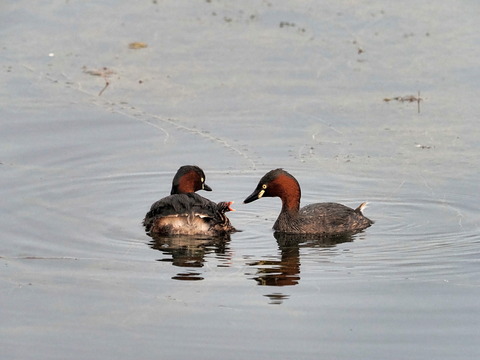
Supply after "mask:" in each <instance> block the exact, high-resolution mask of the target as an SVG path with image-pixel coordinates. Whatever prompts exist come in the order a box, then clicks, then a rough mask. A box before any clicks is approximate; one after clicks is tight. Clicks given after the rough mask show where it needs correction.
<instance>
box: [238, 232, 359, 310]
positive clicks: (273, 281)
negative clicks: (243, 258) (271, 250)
mask: <svg viewBox="0 0 480 360" xmlns="http://www.w3.org/2000/svg"><path fill="white" fill-rule="evenodd" d="M273 236H274V237H275V239H276V240H277V244H278V250H279V259H278V260H272V259H269V260H257V261H253V262H250V263H248V265H249V266H251V267H254V268H255V269H256V272H255V274H254V275H253V277H252V279H254V280H255V281H256V282H257V284H258V285H261V286H276V287H283V286H293V285H297V284H298V283H299V282H300V278H301V277H300V266H301V259H300V249H301V248H333V247H335V246H336V245H338V244H341V243H345V242H352V241H353V234H350V233H349V234H340V235H318V234H285V233H279V232H275V233H274V234H273ZM247 275H249V276H251V274H247ZM265 296H266V297H268V298H269V299H270V301H271V302H270V304H281V303H282V302H283V300H284V299H288V297H289V295H286V294H283V293H282V292H273V293H271V294H267V295H265Z"/></svg>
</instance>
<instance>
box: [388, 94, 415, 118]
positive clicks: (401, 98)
mask: <svg viewBox="0 0 480 360" xmlns="http://www.w3.org/2000/svg"><path fill="white" fill-rule="evenodd" d="M392 100H396V101H398V102H402V103H403V102H416V103H417V111H418V113H419V114H420V101H423V99H422V98H421V97H420V90H419V91H418V96H415V95H407V96H395V97H393V98H385V99H383V101H385V102H390V101H392Z"/></svg>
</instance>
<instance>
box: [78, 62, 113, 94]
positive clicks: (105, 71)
mask: <svg viewBox="0 0 480 360" xmlns="http://www.w3.org/2000/svg"><path fill="white" fill-rule="evenodd" d="M83 72H84V73H85V74H88V75H92V76H100V77H101V78H103V79H104V80H105V86H104V87H103V89H102V90H100V92H99V93H98V96H101V95H102V94H103V92H104V91H105V90H106V89H107V87H108V85H110V81H109V79H108V78H109V77H110V76H112V75H115V74H116V72H115V71H113V70H112V69H109V68H107V67H103V68H101V69H87V67H86V66H84V67H83Z"/></svg>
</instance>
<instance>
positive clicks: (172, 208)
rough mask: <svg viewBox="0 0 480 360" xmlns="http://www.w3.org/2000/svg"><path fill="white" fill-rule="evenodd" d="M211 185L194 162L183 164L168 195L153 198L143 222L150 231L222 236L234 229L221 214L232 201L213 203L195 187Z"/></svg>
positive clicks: (206, 187) (163, 233)
mask: <svg viewBox="0 0 480 360" xmlns="http://www.w3.org/2000/svg"><path fill="white" fill-rule="evenodd" d="M198 190H207V191H211V190H212V189H211V188H210V187H209V186H208V185H207V184H205V174H204V172H203V170H202V169H200V168H199V167H198V166H192V165H186V166H182V167H181V168H180V169H178V171H177V174H176V175H175V177H174V178H173V182H172V190H171V195H170V196H167V197H164V198H163V199H160V200H158V201H157V202H155V203H154V204H153V205H152V206H151V208H150V211H149V212H147V214H146V215H145V219H144V220H143V225H144V226H145V231H146V232H147V233H149V234H150V235H152V234H155V235H207V236H223V235H226V234H230V233H232V232H235V231H236V229H235V228H234V227H233V226H232V225H231V224H230V220H229V219H228V217H227V216H226V215H225V213H226V212H228V211H233V209H232V208H231V207H230V205H232V204H233V202H220V203H218V204H217V203H215V202H213V201H210V200H208V199H206V198H204V197H202V196H200V195H198V194H196V193H195V191H198Z"/></svg>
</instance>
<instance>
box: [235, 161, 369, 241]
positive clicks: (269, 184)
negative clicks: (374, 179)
mask: <svg viewBox="0 0 480 360" xmlns="http://www.w3.org/2000/svg"><path fill="white" fill-rule="evenodd" d="M267 196H269V197H275V196H278V197H279V198H280V199H281V200H282V211H281V212H280V215H279V216H278V218H277V221H276V222H275V224H274V225H273V229H274V230H275V231H278V232H284V233H292V234H341V233H354V232H358V231H360V230H363V229H365V228H367V227H369V226H370V225H372V224H373V221H371V220H370V219H368V218H366V217H365V216H363V214H362V210H363V209H364V208H365V206H366V203H365V202H364V203H362V204H360V206H359V207H357V208H356V209H355V210H354V209H351V208H349V207H347V206H345V205H342V204H337V203H318V204H311V205H307V206H305V207H303V208H301V209H300V196H301V191H300V185H299V184H298V181H297V180H296V179H295V178H294V177H293V176H292V175H291V174H289V173H288V172H286V171H285V170H283V169H276V170H272V171H269V172H268V173H267V174H265V176H263V177H262V178H261V179H260V182H259V183H258V185H257V188H256V189H255V191H254V192H253V193H252V194H251V195H250V196H249V197H247V198H246V199H245V200H244V203H245V204H247V203H250V202H252V201H255V200H257V199H260V198H261V197H267Z"/></svg>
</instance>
